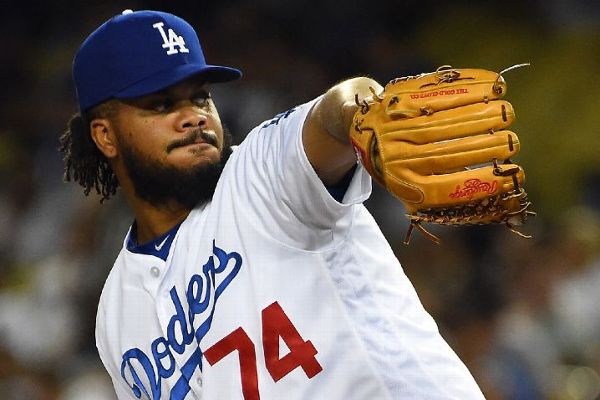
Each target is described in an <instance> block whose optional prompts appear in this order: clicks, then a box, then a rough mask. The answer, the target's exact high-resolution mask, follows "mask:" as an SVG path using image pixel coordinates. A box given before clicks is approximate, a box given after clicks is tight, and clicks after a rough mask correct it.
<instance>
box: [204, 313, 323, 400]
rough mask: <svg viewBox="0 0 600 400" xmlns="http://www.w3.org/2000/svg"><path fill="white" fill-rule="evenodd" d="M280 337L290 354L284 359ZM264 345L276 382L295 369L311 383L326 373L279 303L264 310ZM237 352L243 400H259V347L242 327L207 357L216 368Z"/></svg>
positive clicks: (216, 346)
mask: <svg viewBox="0 0 600 400" xmlns="http://www.w3.org/2000/svg"><path fill="white" fill-rule="evenodd" d="M280 337H281V338H282V339H283V341H284V342H285V344H286V345H287V347H288V348H289V350H290V351H289V353H287V354H286V355H285V356H283V357H282V358H279V338H280ZM262 342H263V350H264V357H265V365H266V367H267V371H269V374H270V375H271V377H272V378H273V380H274V381H275V382H277V381H279V380H280V379H281V378H283V377H284V376H286V375H287V374H289V373H290V372H292V371H293V370H295V369H296V368H302V369H303V370H304V373H305V374H306V376H307V377H308V378H309V379H310V378H312V377H314V376H315V375H317V374H318V373H319V372H321V371H322V370H323V367H321V364H319V362H318V361H317V359H316V358H315V355H316V354H317V349H316V348H315V346H313V344H312V343H311V341H310V340H307V341H305V340H304V339H303V338H302V337H301V336H300V333H299V332H298V330H297V329H296V327H295V326H294V325H293V324H292V321H290V319H289V318H288V316H287V315H286V314H285V311H283V308H281V306H280V305H279V303H277V302H274V303H273V304H271V305H270V306H268V307H266V308H265V309H264V310H262ZM235 350H237V351H238V359H239V363H240V378H241V383H242V393H243V395H244V400H259V399H260V392H259V388H258V371H257V367H256V346H255V345H254V343H253V342H252V340H251V339H250V337H249V336H248V334H247V333H246V331H244V329H243V328H242V327H239V328H237V329H236V330H234V331H233V332H231V333H230V334H229V335H227V336H225V337H224V338H223V339H221V340H219V341H218V342H217V343H215V344H214V345H212V346H211V347H209V348H208V349H206V350H205V351H204V357H205V358H206V360H207V361H208V362H209V364H210V365H215V364H216V363H218V362H219V361H220V360H222V359H223V358H225V357H226V356H227V355H229V354H230V353H232V352H233V351H235Z"/></svg>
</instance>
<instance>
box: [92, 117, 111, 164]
mask: <svg viewBox="0 0 600 400" xmlns="http://www.w3.org/2000/svg"><path fill="white" fill-rule="evenodd" d="M90 134H91V135H92V140H93V141H94V143H96V147H98V149H99V150H100V151H101V152H102V154H104V156H105V157H106V158H108V159H111V158H115V157H116V156H117V142H116V137H115V131H114V127H113V125H112V124H111V121H110V120H108V119H106V118H96V119H93V120H92V121H91V122H90Z"/></svg>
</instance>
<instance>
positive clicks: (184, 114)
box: [176, 107, 208, 131]
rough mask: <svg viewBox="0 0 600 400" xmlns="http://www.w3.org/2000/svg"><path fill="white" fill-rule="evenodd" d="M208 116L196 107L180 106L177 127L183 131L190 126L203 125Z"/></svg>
mask: <svg viewBox="0 0 600 400" xmlns="http://www.w3.org/2000/svg"><path fill="white" fill-rule="evenodd" d="M207 121H208V117H207V116H206V114H205V113H203V112H202V111H200V110H198V108H197V107H182V108H181V109H180V110H179V115H178V118H177V122H176V124H177V129H178V130H180V131H185V130H188V129H190V128H196V127H204V126H205V125H206V124H207Z"/></svg>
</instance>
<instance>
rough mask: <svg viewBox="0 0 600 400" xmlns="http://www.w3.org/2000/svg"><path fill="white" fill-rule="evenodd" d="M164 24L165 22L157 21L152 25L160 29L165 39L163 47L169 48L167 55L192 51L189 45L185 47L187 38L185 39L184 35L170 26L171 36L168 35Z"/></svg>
mask: <svg viewBox="0 0 600 400" xmlns="http://www.w3.org/2000/svg"><path fill="white" fill-rule="evenodd" d="M164 26H165V24H164V22H157V23H155V24H154V25H152V27H153V28H155V29H158V31H159V32H160V35H161V36H162V39H163V45H162V48H163V49H168V50H167V55H171V54H177V53H189V52H190V51H189V50H188V48H187V47H185V40H183V36H179V35H178V34H176V33H175V31H174V30H173V29H171V28H169V37H167V33H166V32H165V30H164V28H163V27H164ZM175 46H177V47H179V50H177V49H176V48H175Z"/></svg>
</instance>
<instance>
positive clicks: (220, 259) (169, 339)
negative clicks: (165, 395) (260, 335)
mask: <svg viewBox="0 0 600 400" xmlns="http://www.w3.org/2000/svg"><path fill="white" fill-rule="evenodd" d="M241 266H242V257H241V256H240V254H238V253H236V252H231V253H227V252H226V251H225V250H223V249H221V248H219V247H217V245H216V244H215V242H214V240H213V254H212V255H211V256H210V257H209V258H208V261H207V262H206V263H205V264H204V265H203V266H202V269H201V271H202V272H201V274H194V275H193V276H192V277H191V278H190V280H189V283H188V287H187V291H186V293H185V301H186V305H187V309H188V311H187V312H186V311H185V310H184V305H183V304H182V302H181V299H180V297H179V293H178V292H177V290H176V288H175V286H173V287H172V288H171V290H170V292H169V294H170V296H171V301H172V303H173V309H174V314H173V316H172V317H171V319H170V321H169V324H168V326H167V336H166V337H158V338H156V339H155V340H154V341H153V342H152V344H151V351H152V355H151V356H149V355H148V354H146V353H144V352H143V351H142V350H140V349H139V348H132V349H129V350H127V351H126V352H125V353H123V359H122V362H121V376H122V378H123V379H124V380H125V382H126V384H127V386H129V387H130V388H131V390H132V392H133V394H134V395H135V396H136V397H137V398H140V397H141V395H142V394H143V395H144V396H145V398H147V399H152V400H158V399H160V398H161V386H162V380H163V379H166V378H170V377H171V376H172V375H173V374H174V373H175V372H176V371H175V370H176V362H175V356H174V354H173V352H175V353H177V354H184V353H185V352H186V349H187V348H188V346H190V345H191V346H194V350H193V351H192V352H191V355H190V356H189V357H188V359H187V360H186V362H185V363H184V365H183V366H182V367H181V368H180V371H179V373H180V374H181V376H180V377H179V379H178V380H177V383H176V384H175V385H174V386H173V388H172V390H171V393H170V399H171V400H182V399H184V398H185V396H186V395H187V393H188V392H189V391H190V386H189V379H190V377H191V376H192V375H193V374H194V372H195V371H196V370H197V369H198V370H200V371H202V353H201V351H200V347H199V345H200V342H201V340H202V339H203V338H204V336H206V334H207V333H208V330H209V329H210V326H211V324H212V320H213V315H214V311H215V305H216V302H217V300H218V298H219V296H220V295H221V294H222V293H223V291H224V290H225V289H226V288H227V286H229V284H230V283H231V282H232V280H233V279H234V278H235V277H236V275H237V274H238V272H239V270H240V268H241ZM198 316H200V322H197V317H198ZM196 326H197V328H195V327H196ZM178 333H181V334H178ZM194 338H195V342H194Z"/></svg>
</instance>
